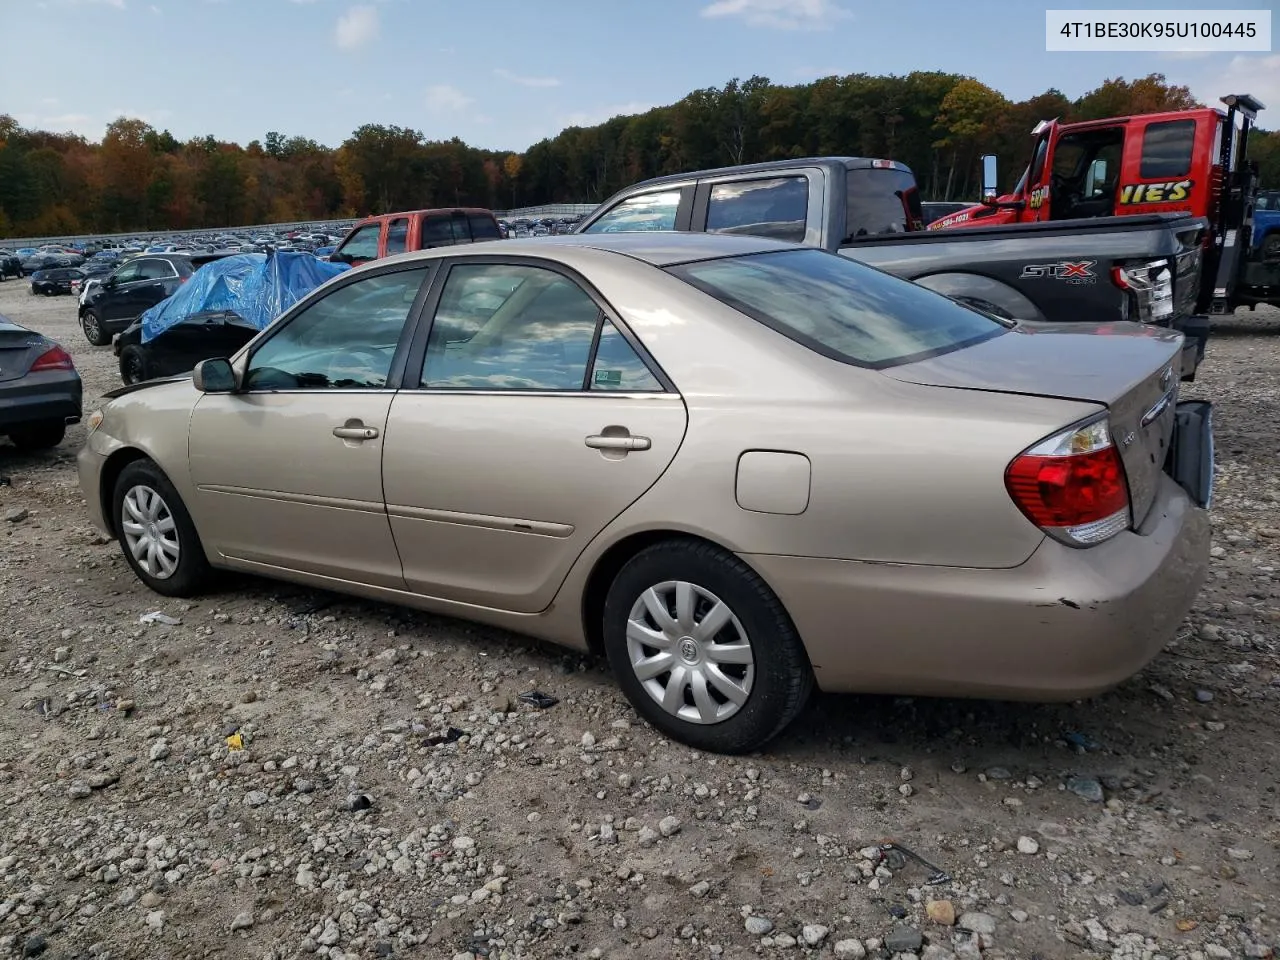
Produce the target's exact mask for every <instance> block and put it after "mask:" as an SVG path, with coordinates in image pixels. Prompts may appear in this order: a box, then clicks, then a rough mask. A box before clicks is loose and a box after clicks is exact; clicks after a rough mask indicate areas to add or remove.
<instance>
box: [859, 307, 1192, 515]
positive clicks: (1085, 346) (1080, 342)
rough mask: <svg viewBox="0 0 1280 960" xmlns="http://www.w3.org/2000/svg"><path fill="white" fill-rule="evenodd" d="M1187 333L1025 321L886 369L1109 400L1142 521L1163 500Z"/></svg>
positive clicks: (946, 383)
mask: <svg viewBox="0 0 1280 960" xmlns="http://www.w3.org/2000/svg"><path fill="white" fill-rule="evenodd" d="M1182 339H1183V338H1182V334H1180V333H1177V332H1176V331H1173V330H1169V329H1167V328H1164V327H1151V326H1143V325H1141V324H1136V323H1113V324H1085V323H1078V324H1075V323H1073V324H1061V323H1060V324H1032V323H1020V324H1019V325H1018V326H1017V327H1016V328H1014V329H1013V330H1010V331H1009V333H1007V334H1004V335H1002V336H999V337H995V338H993V339H991V340H986V341H984V342H982V343H979V344H976V345H974V346H972V347H967V348H965V349H963V350H956V351H954V352H952V353H947V354H943V355H941V356H937V357H930V358H928V359H926V360H921V361H918V362H916V363H909V364H904V365H902V366H899V367H892V368H890V369H887V370H884V371H882V372H883V373H884V374H885V375H886V376H890V377H893V378H894V379H895V380H901V381H904V382H906V383H917V384H922V385H924V386H933V387H947V388H951V389H959V390H982V391H987V392H991V393H1012V394H1025V395H1028V396H1037V397H1057V398H1061V399H1065V400H1085V401H1090V402H1093V403H1100V404H1103V405H1105V406H1106V407H1107V408H1108V411H1109V417H1110V422H1111V433H1112V441H1113V442H1114V443H1115V445H1116V449H1117V450H1119V452H1120V458H1121V460H1122V461H1123V462H1124V468H1125V474H1126V476H1127V478H1128V482H1129V499H1130V502H1131V503H1132V506H1133V521H1134V525H1135V526H1136V525H1138V524H1140V523H1141V522H1142V521H1143V520H1144V519H1145V518H1146V515H1147V511H1148V510H1150V508H1151V504H1152V502H1153V501H1154V500H1155V493H1156V488H1157V485H1158V483H1159V480H1160V473H1161V471H1162V470H1163V469H1164V463H1165V458H1166V456H1167V455H1168V451H1169V446H1170V444H1171V442H1172V440H1173V430H1174V403H1175V401H1176V400H1177V392H1178V383H1179V377H1180V372H1181V367H1180V362H1181V354H1182ZM1063 426H1066V424H1063Z"/></svg>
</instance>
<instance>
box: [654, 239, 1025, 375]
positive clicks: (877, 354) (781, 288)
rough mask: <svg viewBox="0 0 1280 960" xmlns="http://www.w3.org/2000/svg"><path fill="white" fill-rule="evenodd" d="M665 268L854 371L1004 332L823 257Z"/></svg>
mask: <svg viewBox="0 0 1280 960" xmlns="http://www.w3.org/2000/svg"><path fill="white" fill-rule="evenodd" d="M667 269H668V272H670V273H672V274H674V275H675V276H677V277H679V278H680V279H682V280H684V281H686V282H687V283H690V284H692V285H693V286H695V287H697V288H698V289H699V290H701V291H702V292H703V293H706V294H709V295H710V296H712V297H714V298H715V299H717V300H719V301H720V302H721V303H724V304H727V305H728V306H730V307H733V308H734V309H735V310H738V311H739V312H741V313H744V314H746V315H747V316H749V317H752V318H754V319H755V320H758V321H759V322H760V323H763V324H764V325H765V326H767V327H770V328H772V329H774V330H776V331H778V332H779V333H781V334H783V335H784V336H786V337H789V338H791V339H792V340H794V341H796V342H797V343H800V344H803V345H804V346H806V347H809V348H810V349H811V350H814V351H816V352H817V353H821V354H822V355H823V356H827V357H831V358H832V359H834V360H839V361H841V362H843V363H851V364H855V365H857V366H862V367H873V368H877V369H879V368H883V367H890V366H895V365H897V364H902V363H909V362H910V361H912V360H920V359H923V358H925V357H929V356H935V355H937V354H940V353H947V352H950V351H952V350H957V349H959V348H960V347H965V346H968V345H969V344H973V343H978V342H979V341H982V340H986V339H989V338H990V337H994V336H997V335H999V334H1001V333H1003V332H1005V330H1006V329H1007V327H1006V326H1005V325H1003V324H1002V323H1000V322H998V321H996V320H995V319H993V318H991V317H988V316H986V315H984V314H981V313H978V312H977V311H976V310H971V309H970V308H968V307H965V306H962V305H961V304H959V303H956V302H955V301H954V300H951V299H950V298H948V297H944V296H942V295H941V294H937V293H934V292H933V291H931V290H926V289H925V288H924V287H921V286H918V285H916V284H914V283H909V282H907V281H906V280H899V279H898V278H897V277H892V276H890V275H889V274H887V273H881V272H880V271H879V270H873V269H872V268H871V267H868V266H865V265H864V264H861V263H857V262H855V261H853V260H850V259H848V258H847V257H842V256H838V255H836V254H833V253H827V252H826V251H823V250H786V251H779V252H777V253H760V254H751V255H748V256H743V257H728V258H722V259H718V260H702V261H698V262H695V263H686V264H678V265H676V266H672V267H669V268H667Z"/></svg>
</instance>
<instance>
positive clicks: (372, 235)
mask: <svg viewBox="0 0 1280 960" xmlns="http://www.w3.org/2000/svg"><path fill="white" fill-rule="evenodd" d="M381 233H382V224H381V223H370V224H368V225H367V226H363V227H361V228H360V229H359V230H357V231H356V232H355V233H353V234H352V235H351V239H350V240H348V241H347V242H346V243H344V244H343V245H342V247H341V249H340V251H339V252H340V253H341V254H342V255H343V257H346V258H349V259H351V260H377V259H378V237H379V235H380V234H381Z"/></svg>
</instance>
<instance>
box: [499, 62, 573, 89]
mask: <svg viewBox="0 0 1280 960" xmlns="http://www.w3.org/2000/svg"><path fill="white" fill-rule="evenodd" d="M493 72H494V75H495V76H499V77H501V78H502V79H503V80H510V81H511V82H512V83H518V84H520V86H522V87H558V86H560V78H559V77H522V76H520V74H518V73H512V72H511V71H510V70H508V69H506V68H505V67H499V68H498V69H497V70H495V71H493Z"/></svg>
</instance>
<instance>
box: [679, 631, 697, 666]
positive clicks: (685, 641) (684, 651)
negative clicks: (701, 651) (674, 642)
mask: <svg viewBox="0 0 1280 960" xmlns="http://www.w3.org/2000/svg"><path fill="white" fill-rule="evenodd" d="M680 656H681V657H683V658H684V659H685V660H687V661H688V662H689V663H693V662H694V661H696V660H697V659H698V643H697V641H696V640H694V639H692V638H691V637H684V638H682V639H681V640H680Z"/></svg>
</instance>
